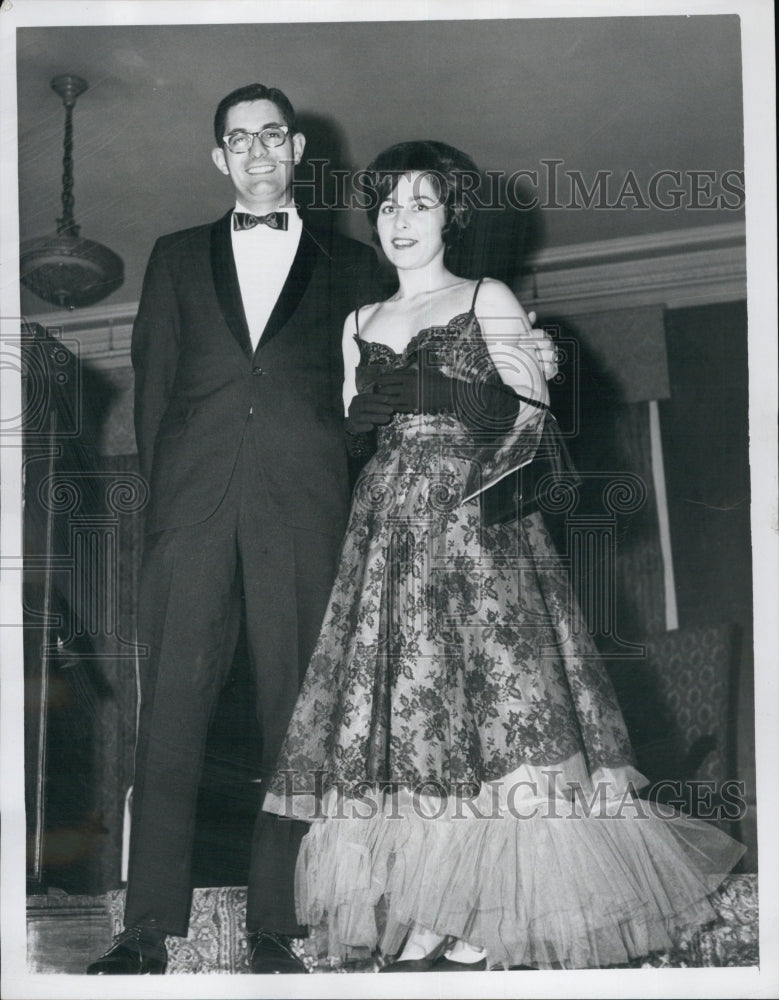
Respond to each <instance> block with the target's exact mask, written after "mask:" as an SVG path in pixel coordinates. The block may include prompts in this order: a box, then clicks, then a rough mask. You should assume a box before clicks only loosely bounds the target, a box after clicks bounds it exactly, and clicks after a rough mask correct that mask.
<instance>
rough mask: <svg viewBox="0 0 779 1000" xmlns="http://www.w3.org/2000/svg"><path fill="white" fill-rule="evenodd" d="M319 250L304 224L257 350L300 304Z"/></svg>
mask: <svg viewBox="0 0 779 1000" xmlns="http://www.w3.org/2000/svg"><path fill="white" fill-rule="evenodd" d="M321 252H322V249H321V247H320V246H319V243H318V242H317V241H316V240H315V239H314V237H313V236H312V235H311V233H310V232H309V231H308V229H307V228H306V226H305V225H304V226H303V232H302V233H301V234H300V243H298V249H297V253H296V254H295V259H294V260H293V261H292V267H291V268H290V269H289V274H288V276H287V280H286V281H285V282H284V287H283V288H282V290H281V295H279V297H278V299H277V300H276V305H275V306H274V307H273V312H272V313H271V314H270V316H269V317H268V322H267V323H266V324H265V329H264V330H263V331H262V336H261V337H260V342H259V344H258V345H257V349H258V350H259V348H260V347H264V346H265V344H267V343H268V341H269V340H272V339H273V337H275V336H276V334H277V333H278V332H279V330H281V329H282V328H283V327H284V324H285V323H287V322H288V321H289V319H290V317H291V316H292V315H293V314H294V312H295V310H296V309H297V307H298V306H299V305H300V300H301V299H302V298H303V293H304V292H305V290H306V288H308V283H309V281H310V280H311V275H312V273H313V270H314V265H315V264H316V258H317V254H319V253H321Z"/></svg>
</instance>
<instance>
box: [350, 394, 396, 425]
mask: <svg viewBox="0 0 779 1000" xmlns="http://www.w3.org/2000/svg"><path fill="white" fill-rule="evenodd" d="M394 412H395V407H394V406H393V403H392V399H391V398H390V397H388V396H385V395H383V394H382V393H381V392H361V393H359V395H357V396H355V397H354V399H353V400H352V401H351V403H350V404H349V412H348V414H347V417H346V422H345V424H344V426H345V428H346V433H347V434H369V433H370V432H371V431H372V430H373V429H374V428H375V427H377V426H378V425H379V424H388V423H389V422H390V420H392V414H393V413H394Z"/></svg>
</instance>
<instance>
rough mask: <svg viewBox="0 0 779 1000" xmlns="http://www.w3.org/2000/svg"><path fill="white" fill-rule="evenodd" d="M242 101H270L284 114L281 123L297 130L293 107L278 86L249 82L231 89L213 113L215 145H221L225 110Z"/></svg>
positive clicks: (225, 119) (292, 130)
mask: <svg viewBox="0 0 779 1000" xmlns="http://www.w3.org/2000/svg"><path fill="white" fill-rule="evenodd" d="M244 101H272V102H273V103H274V104H275V105H276V107H277V108H278V109H279V111H280V112H281V113H282V115H283V116H284V122H283V124H285V125H289V130H290V132H291V133H292V135H294V134H295V133H296V132H297V121H296V119H295V109H294V108H293V107H292V104H291V103H290V100H289V98H288V97H287V95H286V94H285V93H284V92H283V91H282V90H279V89H278V87H266V86H265V85H264V84H262V83H250V84H247V86H245V87H239V88H238V90H234V91H232V93H230V94H228V95H227V97H223V98H222V100H221V101H220V102H219V107H218V108H217V109H216V114H215V115H214V138H215V139H216V144H217V146H221V145H222V136H223V135H224V134H225V122H226V121H227V112H228V111H229V110H230V108H232V107H235V105H236V104H243V103H244Z"/></svg>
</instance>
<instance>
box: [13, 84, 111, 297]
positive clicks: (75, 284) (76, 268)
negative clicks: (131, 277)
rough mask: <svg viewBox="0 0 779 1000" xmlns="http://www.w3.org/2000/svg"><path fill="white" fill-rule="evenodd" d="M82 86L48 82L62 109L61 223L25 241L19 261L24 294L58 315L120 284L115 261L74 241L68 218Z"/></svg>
mask: <svg viewBox="0 0 779 1000" xmlns="http://www.w3.org/2000/svg"><path fill="white" fill-rule="evenodd" d="M88 86H89V85H88V84H87V82H86V80H82V79H81V77H79V76H72V75H70V74H66V75H64V76H55V77H54V79H53V80H52V81H51V87H52V90H54V91H56V93H57V94H59V96H60V97H61V98H62V103H63V104H64V105H65V141H64V153H63V158H62V218H61V219H57V232H56V234H55V235H52V236H42V237H37V238H35V239H32V240H26V241H25V242H24V243H23V244H22V247H21V254H20V259H19V275H20V280H21V282H22V284H23V285H24V286H25V288H29V289H30V291H31V292H34V294H35V295H37V296H38V297H39V298H41V299H43V300H44V301H45V302H51V303H53V304H54V305H57V306H60V307H61V308H64V309H75V308H77V307H79V306H90V305H93V304H94V303H95V302H99V301H100V300H101V299H104V298H105V297H106V296H107V295H110V294H111V292H114V291H116V289H117V288H119V286H120V285H121V284H122V282H123V281H124V265H123V263H122V259H121V257H119V256H117V255H116V254H115V253H114V252H113V251H112V250H109V249H108V247H104V246H103V245H102V244H101V243H95V242H94V241H93V240H85V239H83V238H82V237H80V236H79V229H80V227H79V226H77V225H76V223H75V221H74V218H73V206H74V198H73V106H74V105H75V103H76V98H77V97H78V96H79V94H83V92H84V91H85V90H86V89H87V87H88Z"/></svg>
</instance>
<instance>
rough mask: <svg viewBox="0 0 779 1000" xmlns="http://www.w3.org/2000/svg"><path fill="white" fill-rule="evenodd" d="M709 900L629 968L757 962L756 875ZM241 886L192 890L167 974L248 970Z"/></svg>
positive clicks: (316, 968) (115, 915)
mask: <svg viewBox="0 0 779 1000" xmlns="http://www.w3.org/2000/svg"><path fill="white" fill-rule="evenodd" d="M107 901H108V908H109V912H110V915H111V922H112V926H113V933H114V934H116V933H118V932H119V931H120V930H121V929H122V914H123V911H124V890H116V891H114V892H110V893H108V897H107ZM712 902H713V904H714V908H715V909H716V911H717V914H718V920H717V921H716V922H715V923H713V924H711V925H709V926H708V927H706V928H703V929H702V930H697V931H694V932H691V933H689V934H688V935H686V936H684V937H682V939H681V940H680V941H679V942H678V944H677V946H676V948H674V950H673V951H671V952H663V953H660V954H654V955H650V956H648V957H647V958H644V959H639V960H637V961H636V962H634V963H632V965H631V968H676V969H684V968H702V967H706V966H709V967H711V966H715V967H721V966H749V965H757V964H758V904H757V876H756V875H751V874H750V875H731V876H730V877H729V878H727V879H726V880H725V882H724V883H723V885H722V887H721V888H720V891H719V893H718V894H717V895H716V896H714V897H713V899H712ZM245 913H246V889H244V888H233V887H226V888H215V889H195V892H194V896H193V900H192V916H191V918H190V929H189V936H188V937H187V938H169V939H168V970H167V971H168V973H170V974H175V973H182V972H186V973H195V972H224V973H248V972H249V971H250V970H249V963H248V948H247V942H246V934H245V931H244V917H245ZM294 948H295V951H296V952H297V954H298V955H299V956H300V957H301V958H302V960H303V962H304V963H305V965H306V967H307V968H308V970H309V971H310V972H315V973H333V972H336V973H338V972H371V971H375V970H377V969H378V968H379V962H378V960H376V961H371V962H363V963H361V964H353V963H350V964H349V965H348V966H342V965H339V964H338V963H333V962H329V961H323V960H321V959H319V958H318V957H317V955H316V954H315V945H314V943H313V942H312V941H310V940H299V941H295V942H294Z"/></svg>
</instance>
